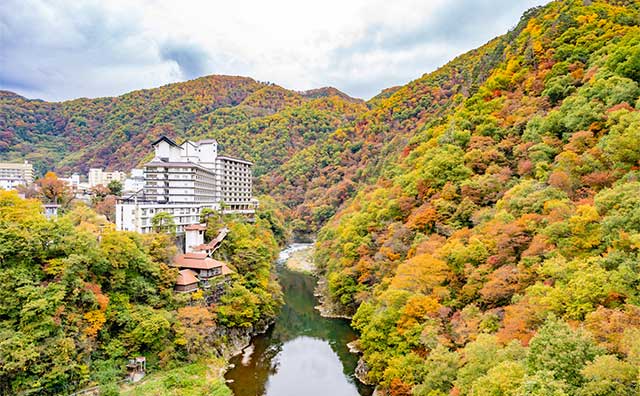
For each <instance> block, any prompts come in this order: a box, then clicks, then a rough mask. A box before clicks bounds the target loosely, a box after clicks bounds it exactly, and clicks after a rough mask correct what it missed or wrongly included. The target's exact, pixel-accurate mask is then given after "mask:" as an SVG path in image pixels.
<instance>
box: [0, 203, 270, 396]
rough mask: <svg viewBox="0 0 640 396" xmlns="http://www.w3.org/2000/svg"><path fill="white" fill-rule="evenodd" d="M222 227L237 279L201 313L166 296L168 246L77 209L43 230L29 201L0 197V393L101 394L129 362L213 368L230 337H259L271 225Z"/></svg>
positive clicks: (171, 276) (157, 237)
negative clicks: (206, 363) (255, 333)
mask: <svg viewBox="0 0 640 396" xmlns="http://www.w3.org/2000/svg"><path fill="white" fill-rule="evenodd" d="M270 215H271V216H274V213H273V212H270ZM258 216H260V214H259V215H258ZM227 224H228V226H229V227H230V228H231V230H232V232H231V235H233V237H232V238H230V241H229V242H228V243H227V241H225V246H226V247H225V248H226V249H231V250H232V251H233V254H232V255H230V256H229V257H228V260H229V261H228V262H229V264H230V266H232V267H233V268H234V269H236V271H237V274H236V275H234V276H233V278H232V282H231V285H232V286H230V290H229V292H228V294H226V295H225V296H224V297H223V298H222V300H221V301H220V303H219V304H217V305H211V306H207V305H206V304H204V301H201V300H199V299H200V298H201V293H197V292H196V293H194V294H193V295H177V294H175V293H174V292H173V285H174V282H175V279H176V275H177V270H176V269H175V268H173V267H170V266H169V264H170V262H171V260H172V258H173V256H174V255H175V253H176V248H175V246H174V242H173V240H172V238H171V237H170V236H169V235H168V234H145V235H142V234H137V233H133V232H119V231H115V230H114V227H113V225H112V224H110V223H108V222H107V221H106V219H105V218H104V217H102V216H98V215H96V214H95V213H94V212H92V211H91V210H90V209H88V208H87V207H85V206H82V205H79V206H76V207H75V208H74V209H72V210H70V211H68V212H67V214H65V215H64V216H62V217H59V218H53V219H50V220H47V219H46V218H45V217H44V215H43V214H42V206H41V204H40V202H39V201H36V200H26V199H21V198H19V197H18V195H17V194H16V193H14V192H3V191H0V309H1V310H0V329H1V330H0V362H1V364H0V393H2V394H59V393H67V392H71V391H73V390H76V389H81V388H85V387H88V386H92V385H95V384H103V385H104V386H105V391H106V390H108V389H113V388H114V386H113V385H109V384H113V382H115V381H116V380H120V379H122V378H123V377H124V374H125V371H126V370H125V364H126V363H127V359H129V358H133V357H136V356H145V357H146V358H147V367H148V369H149V370H150V371H155V370H157V369H159V368H163V369H170V368H173V367H177V366H179V365H182V364H184V363H188V362H199V361H201V360H202V359H207V358H213V357H216V356H219V355H220V354H221V351H225V350H226V346H225V345H226V343H227V342H228V340H229V339H228V337H229V336H230V334H232V333H233V332H234V331H236V330H237V331H244V332H246V331H247V330H249V331H250V330H251V328H252V326H256V325H261V326H263V325H264V323H265V322H268V321H269V320H271V318H273V317H274V316H275V314H276V311H277V307H278V306H279V305H280V304H281V301H282V297H281V291H280V289H279V287H278V285H277V282H275V281H274V280H273V277H272V275H271V264H272V263H273V260H274V258H275V255H276V254H277V252H278V245H277V243H276V242H275V238H274V236H273V234H272V232H271V227H272V225H271V224H270V223H269V222H268V221H266V220H262V219H259V220H258V221H257V222H256V223H255V224H248V223H245V222H243V221H242V220H241V219H229V220H228V222H227ZM257 246H258V247H260V248H261V249H262V250H261V251H260V255H256V251H255V248H256V247H257ZM188 302H191V304H189V305H187V303H188ZM238 307H242V309H237V308H238ZM234 329H235V330H234Z"/></svg>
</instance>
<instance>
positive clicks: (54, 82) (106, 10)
mask: <svg viewBox="0 0 640 396" xmlns="http://www.w3.org/2000/svg"><path fill="white" fill-rule="evenodd" d="M544 2H545V1H544V0H521V1H510V0H495V1H490V0H451V1H444V0H437V1H420V0H396V1H393V2H389V1H387V0H369V1H366V0H354V1H347V0H325V1H322V2H306V1H299V0H297V1H295V0H280V1H249V0H236V1H224V2H223V1H180V2H175V1H170V0H143V1H136V2H131V1H126V0H111V1H99V0H91V1H83V2H78V1H74V0H52V1H44V0H8V1H6V0H5V1H4V2H3V3H2V4H0V88H3V89H9V90H13V91H16V92H18V93H21V94H23V95H26V96H29V97H40V98H44V99H48V100H62V99H69V98H74V97H78V96H88V97H96V96H105V95H118V94H122V93H124V92H127V91H130V90H133V89H139V88H149V87H154V86H159V85H162V84H166V83H169V82H175V81H181V80H186V79H190V78H194V77H197V76H200V75H207V74H233V75H246V76H250V77H253V78H255V79H258V80H261V81H272V82H276V83H278V84H280V85H283V86H285V87H287V88H291V89H309V88H314V87H319V86H326V85H333V86H336V87H337V88H339V89H342V90H344V91H346V92H347V93H349V94H352V95H354V96H360V97H370V96H372V95H374V94H375V93H377V92H379V91H380V90H381V89H383V88H386V87H388V86H391V85H396V84H401V83H405V82H407V81H409V80H411V79H414V78H416V77H418V76H420V75H422V74H423V73H425V72H429V71H431V70H433V69H434V68H436V67H437V66H439V65H442V64H444V63H445V62H446V61H448V60H450V59H451V58H452V57H453V56H455V55H457V54H459V53H461V52H463V51H466V50H469V49H471V48H474V47H477V46H478V45H481V44H482V43H483V42H485V41H487V40H489V39H491V38H493V37H494V36H496V35H498V34H501V33H504V32H506V30H507V29H509V28H510V27H513V26H514V25H515V24H516V23H517V21H518V19H519V16H520V14H521V13H522V12H523V11H525V10H526V9H527V8H530V7H532V6H535V5H538V4H542V3H544Z"/></svg>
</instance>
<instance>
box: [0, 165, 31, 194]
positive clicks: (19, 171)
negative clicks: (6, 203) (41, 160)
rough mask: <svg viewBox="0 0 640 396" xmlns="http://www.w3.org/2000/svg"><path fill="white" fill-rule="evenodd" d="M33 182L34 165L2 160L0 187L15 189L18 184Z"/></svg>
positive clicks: (23, 184) (26, 184) (24, 184)
mask: <svg viewBox="0 0 640 396" xmlns="http://www.w3.org/2000/svg"><path fill="white" fill-rule="evenodd" d="M31 183H33V165H31V164H30V163H29V162H28V161H24V163H13V162H0V188H2V189H4V190H13V189H15V188H16V187H18V186H28V185H29V184H31Z"/></svg>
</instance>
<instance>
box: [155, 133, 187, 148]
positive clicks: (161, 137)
mask: <svg viewBox="0 0 640 396" xmlns="http://www.w3.org/2000/svg"><path fill="white" fill-rule="evenodd" d="M162 141H165V142H167V143H169V144H170V145H172V146H175V147H178V148H180V149H181V148H182V147H180V146H179V145H178V144H177V143H176V142H174V141H173V140H171V139H169V138H168V137H166V136H164V135H163V136H160V138H159V139H158V140H156V141H155V142H153V143H151V145H152V146H156V145H157V144H158V143H160V142H162Z"/></svg>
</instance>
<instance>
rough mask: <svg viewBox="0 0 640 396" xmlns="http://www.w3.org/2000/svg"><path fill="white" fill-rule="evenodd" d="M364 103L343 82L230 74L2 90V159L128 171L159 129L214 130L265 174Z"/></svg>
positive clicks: (45, 166) (170, 132)
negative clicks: (129, 85) (107, 87)
mask: <svg viewBox="0 0 640 396" xmlns="http://www.w3.org/2000/svg"><path fill="white" fill-rule="evenodd" d="M364 110H366V107H365V106H364V104H363V102H362V101H360V100H356V99H353V98H350V97H348V96H347V95H345V94H343V93H341V92H340V91H338V90H336V89H334V88H325V89H320V90H314V91H309V92H307V93H305V92H294V91H289V90H286V89H284V88H281V87H279V86H276V85H272V84H266V83H259V82H256V81H254V80H253V79H250V78H246V77H231V76H208V77H202V78H199V79H196V80H192V81H187V82H184V83H176V84H169V85H166V86H164V87H160V88H155V89H146V90H140V91H134V92H131V93H128V94H125V95H122V96H119V97H113V98H98V99H76V100H71V101H67V102H61V103H49V102H43V101H40V100H28V99H25V98H23V97H20V96H18V95H15V94H12V93H10V92H0V159H1V160H23V159H28V160H29V161H31V162H32V163H34V165H35V168H36V171H37V172H39V173H41V174H44V172H46V171H48V170H55V171H56V172H59V173H60V172H61V173H67V172H71V171H81V172H83V173H86V171H87V170H88V168H89V167H104V168H107V169H118V170H128V169H130V168H133V167H135V166H137V165H140V161H141V159H142V158H145V156H147V155H148V154H149V152H150V143H151V142H153V141H154V140H155V139H157V138H158V137H159V136H160V135H167V136H169V137H172V138H176V139H178V140H181V139H185V138H192V139H197V138H200V137H214V138H216V139H217V140H218V142H219V143H220V145H221V146H222V150H223V152H224V153H225V154H228V155H236V156H241V157H243V158H247V159H249V160H252V161H255V162H256V165H257V166H256V174H258V175H260V174H262V173H265V172H267V171H270V170H273V169H275V168H276V167H277V166H278V165H279V164H281V163H282V162H284V161H285V160H286V159H288V158H290V157H291V156H292V155H294V154H295V153H296V152H297V151H299V150H300V149H302V148H304V147H306V146H308V145H310V144H312V143H313V142H315V141H316V140H317V139H319V138H322V137H324V136H325V135H326V134H328V133H329V132H330V131H333V130H335V129H336V128H337V127H338V126H341V125H343V124H349V123H350V122H352V121H353V119H354V118H355V116H356V115H357V114H359V113H361V112H363V111H364Z"/></svg>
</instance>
